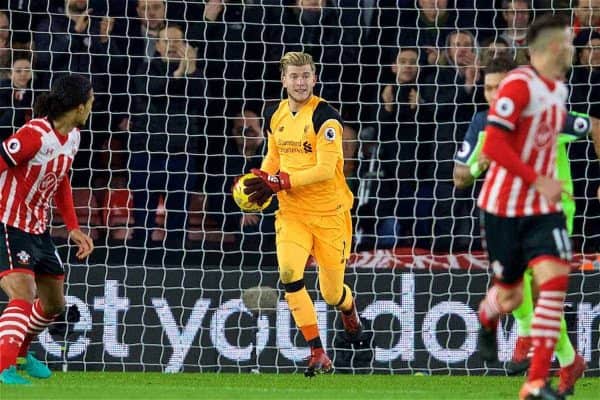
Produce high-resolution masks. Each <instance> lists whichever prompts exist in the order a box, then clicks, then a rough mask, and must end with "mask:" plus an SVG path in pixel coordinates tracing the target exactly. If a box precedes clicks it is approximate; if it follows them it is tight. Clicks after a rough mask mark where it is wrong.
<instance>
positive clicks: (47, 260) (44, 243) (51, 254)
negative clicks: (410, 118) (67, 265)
mask: <svg viewBox="0 0 600 400" xmlns="http://www.w3.org/2000/svg"><path fill="white" fill-rule="evenodd" d="M11 272H24V273H28V274H34V275H50V276H53V277H55V278H56V279H62V278H63V277H64V274H65V269H64V267H63V264H62V262H61V261H60V257H59V256H58V252H57V251H56V246H54V242H53V241H52V237H50V233H49V232H48V231H46V232H44V233H42V234H41V235H33V234H31V233H27V232H24V231H22V230H20V229H17V228H13V227H12V226H8V225H4V224H2V223H0V278H1V277H3V276H4V275H7V274H10V273H11Z"/></svg>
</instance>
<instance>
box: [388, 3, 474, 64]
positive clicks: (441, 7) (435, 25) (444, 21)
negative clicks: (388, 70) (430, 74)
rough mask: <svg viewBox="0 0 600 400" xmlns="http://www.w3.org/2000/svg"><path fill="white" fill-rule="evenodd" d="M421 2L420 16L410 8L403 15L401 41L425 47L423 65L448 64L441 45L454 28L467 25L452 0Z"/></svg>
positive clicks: (407, 44) (421, 60)
mask: <svg viewBox="0 0 600 400" xmlns="http://www.w3.org/2000/svg"><path fill="white" fill-rule="evenodd" d="M417 5H418V9H417V11H416V12H417V15H414V13H412V12H408V10H407V12H406V13H404V16H403V17H402V24H401V26H402V34H401V35H400V44H401V45H402V46H403V47H410V46H415V47H418V48H420V49H424V50H425V52H423V53H421V57H420V60H419V63H420V64H421V65H424V64H429V65H436V64H440V63H444V61H445V60H444V58H443V57H442V56H441V55H440V48H441V47H443V46H444V44H445V43H446V41H447V37H448V35H449V34H450V33H451V32H452V31H454V30H456V29H457V28H461V27H463V26H462V24H461V23H460V22H459V19H458V14H457V13H456V11H455V10H452V9H451V8H450V7H449V6H448V0H417ZM415 21H416V22H415ZM471 25H473V22H472V21H471ZM466 27H467V26H464V28H466ZM471 27H472V26H471Z"/></svg>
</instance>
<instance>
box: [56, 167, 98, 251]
mask: <svg viewBox="0 0 600 400" xmlns="http://www.w3.org/2000/svg"><path fill="white" fill-rule="evenodd" d="M54 201H55V202H56V207H57V208H58V211H59V212H60V215H62V217H63V220H64V221H65V224H66V225H67V230H68V231H69V237H70V238H71V240H72V241H73V242H74V243H75V244H76V245H77V247H78V250H77V254H75V255H76V256H77V258H79V259H80V260H82V259H84V258H86V257H87V256H89V255H90V254H91V253H92V251H93V250H94V242H93V240H92V238H91V237H89V236H88V235H86V234H85V233H83V232H82V231H81V229H80V228H79V222H78V221H77V214H76V213H75V205H74V203H73V189H72V188H71V182H69V177H68V176H65V177H63V179H62V180H61V181H60V183H59V184H58V188H57V190H56V194H55V196H54Z"/></svg>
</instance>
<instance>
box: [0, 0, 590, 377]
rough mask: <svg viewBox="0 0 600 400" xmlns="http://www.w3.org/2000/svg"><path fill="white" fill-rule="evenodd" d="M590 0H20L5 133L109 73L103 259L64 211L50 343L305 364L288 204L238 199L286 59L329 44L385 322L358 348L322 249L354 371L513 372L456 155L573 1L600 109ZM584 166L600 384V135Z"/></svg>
mask: <svg viewBox="0 0 600 400" xmlns="http://www.w3.org/2000/svg"><path fill="white" fill-rule="evenodd" d="M500 3H501V4H500ZM576 3H577V2H569V1H559V0H547V1H535V2H531V1H502V2H500V1H479V0H477V1H475V0H472V1H471V0H465V1H462V0H461V1H455V2H454V1H441V0H440V1H437V2H436V1H425V0H418V1H413V0H380V1H375V0H360V1H352V0H298V1H295V0H245V1H239V0H208V1H206V2H199V1H168V2H167V1H162V0H138V1H131V2H124V1H108V2H101V1H95V0H89V1H86V0H65V1H62V0H61V1H49V2H32V1H30V2H22V1H4V2H2V3H0V4H4V9H3V11H2V12H1V13H0V45H1V46H0V63H1V64H2V65H1V66H0V68H1V71H0V73H1V74H2V75H3V76H2V78H3V79H5V80H4V81H3V82H4V83H3V86H2V88H0V90H2V91H3V95H2V96H1V98H0V102H2V110H1V118H0V121H1V123H0V125H1V126H0V128H1V129H2V132H3V134H4V136H3V138H4V137H6V136H8V135H10V134H11V133H12V132H13V131H14V130H15V129H16V128H18V127H19V126H20V125H22V124H23V123H24V122H25V121H26V120H28V119H29V118H31V115H32V114H31V109H32V104H33V103H32V101H33V99H35V97H36V95H37V94H38V93H40V92H41V91H44V90H47V89H48V87H49V85H50V83H51V81H52V79H53V78H54V77H56V76H58V75H59V74H61V73H65V72H76V73H81V74H84V75H86V76H89V77H90V78H91V80H92V83H93V87H94V94H95V99H96V100H95V104H94V108H93V113H92V116H91V119H90V121H89V124H88V126H86V127H85V128H84V129H83V130H82V144H81V149H80V152H79V154H78V155H77V157H76V161H75V164H74V166H73V171H72V183H73V187H74V201H75V205H76V207H77V213H78V218H79V221H80V224H81V225H82V227H84V229H86V230H87V231H88V232H90V234H91V235H92V236H93V238H94V240H95V244H96V250H95V252H94V254H93V255H92V256H91V257H90V258H89V259H88V260H86V261H85V262H79V261H77V260H76V259H75V257H74V254H75V251H74V248H73V247H71V246H70V245H69V244H68V241H67V237H68V235H67V232H66V229H65V227H64V224H63V223H62V219H61V218H60V215H59V214H58V213H54V216H53V225H52V233H53V236H54V238H55V240H56V243H57V245H58V247H59V252H60V254H61V256H62V257H63V260H65V261H66V266H67V271H68V272H67V276H66V294H67V300H68V303H69V305H71V306H73V305H75V306H77V308H78V310H79V314H80V317H79V320H78V322H73V323H71V324H70V325H67V326H65V325H63V326H61V327H59V328H62V329H56V330H55V331H53V332H48V331H45V332H44V333H43V334H42V335H41V336H40V338H39V343H37V342H36V344H35V346H37V347H35V350H37V351H38V352H39V353H40V354H45V359H46V360H47V361H48V362H49V363H50V364H51V365H52V366H54V367H55V368H61V367H62V368H65V369H85V370H128V371H129V370H131V371H138V370H142V371H164V372H179V371H250V370H259V371H264V372H293V371H298V370H300V369H303V368H304V366H305V361H304V359H305V358H306V357H307V356H308V354H309V350H308V347H307V345H306V343H305V342H304V340H303V339H302V338H301V336H300V334H299V333H298V331H297V329H296V327H295V326H294V322H293V319H292V318H291V316H290V312H289V310H288V308H287V305H286V303H285V301H284V297H283V290H282V287H281V285H280V284H279V282H278V274H277V260H276V254H275V232H274V226H273V221H274V211H275V209H276V204H274V205H272V206H271V207H270V208H269V209H267V210H266V211H265V212H264V213H262V214H246V215H244V214H242V213H240V212H239V209H237V208H236V207H235V205H234V203H233V201H232V199H231V196H230V195H229V193H230V187H231V185H232V183H233V181H234V179H235V177H237V176H239V175H241V174H243V173H246V172H248V171H249V170H250V168H255V167H258V166H260V161H261V158H262V155H263V154H264V152H265V146H266V142H265V136H264V134H263V133H262V112H263V110H264V108H265V106H266V105H269V104H271V103H273V102H277V101H279V100H280V99H281V98H282V96H283V93H282V90H281V83H280V72H279V70H278V67H279V65H278V61H279V59H280V57H281V56H282V54H283V53H285V52H287V51H305V52H308V53H310V54H312V55H313V57H314V59H315V60H316V62H317V75H318V85H317V87H316V93H317V94H318V95H320V96H322V97H323V98H325V99H326V100H327V101H329V102H330V103H331V104H332V105H333V106H334V107H336V108H337V109H338V110H339V111H340V114H341V116H342V118H343V119H344V138H343V139H344V157H345V166H344V172H345V174H346V176H347V180H348V183H349V185H350V187H351V188H352V191H353V193H354V194H355V205H354V208H353V210H352V216H353V226H354V242H353V254H352V256H351V258H350V262H349V264H348V269H347V277H348V282H349V283H350V284H351V286H352V288H353V290H354V292H355V293H356V302H357V305H358V309H359V312H360V314H361V317H362V318H363V320H364V321H365V324H366V326H367V328H368V331H369V332H370V334H371V336H368V338H367V340H366V341H365V343H363V344H362V345H360V346H355V348H352V347H351V346H349V345H348V344H347V343H343V342H342V341H340V340H339V333H340V332H341V321H340V319H339V318H338V316H337V315H336V313H335V311H334V310H332V308H331V307H327V306H326V304H325V302H324V301H323V300H322V299H321V297H320V294H319V292H318V289H317V288H318V286H317V284H318V282H317V279H316V270H317V266H316V265H315V263H314V262H313V261H312V260H310V261H309V262H308V264H307V268H306V281H307V287H308V288H309V292H310V294H311V296H312V298H313V299H314V300H315V305H316V308H317V311H318V315H319V325H320V328H321V334H322V338H323V343H324V344H325V346H326V348H327V350H328V351H329V353H330V354H331V355H332V356H333V359H334V364H335V367H336V368H337V370H338V371H343V372H349V373H372V372H377V373H414V372H417V371H418V372H424V373H452V374H504V373H505V369H504V362H505V361H507V360H509V359H510V357H511V355H512V349H513V346H514V343H515V340H516V328H515V327H514V323H513V321H512V320H511V319H510V318H508V319H507V320H506V322H505V324H504V329H503V330H501V331H500V334H499V346H500V361H501V362H500V363H498V364H496V365H485V364H484V363H483V362H482V361H481V360H480V358H479V356H478V354H477V352H476V338H477V329H478V320H477V315H476V309H477V305H478V303H479V302H480V301H481V299H482V297H483V295H484V294H485V291H486V288H487V286H488V285H489V282H490V278H489V273H488V271H487V259H486V256H485V254H484V253H483V251H482V249H481V237H480V231H479V225H478V210H477V208H476V205H475V198H476V196H477V193H478V190H479V188H480V182H476V183H475V185H474V186H473V187H471V188H469V189H464V190H458V189H456V188H455V187H454V184H453V180H452V169H453V166H454V162H453V158H454V155H455V153H456V151H457V149H459V148H460V144H461V142H462V140H463V138H464V135H465V132H466V131H467V128H468V126H469V123H470V121H471V119H472V118H473V116H474V115H475V113H476V112H478V111H482V110H484V109H485V108H486V103H485V99H484V96H483V85H482V82H483V81H482V79H483V78H482V69H483V66H484V65H486V62H488V61H489V59H490V58H491V57H494V55H496V54H500V53H505V54H510V55H512V56H513V57H514V58H515V59H516V60H517V61H518V62H521V63H522V62H526V57H527V55H526V43H525V42H524V32H525V30H526V28H527V26H528V25H529V24H530V22H531V21H532V20H533V19H535V18H536V17H538V16H539V15H541V14H543V13H546V12H561V13H565V14H567V15H569V16H570V17H571V20H572V22H573V26H574V30H575V31H576V33H577V39H576V43H577V45H578V48H577V52H576V54H575V57H574V68H573V70H572V71H571V72H570V73H569V75H568V77H567V80H568V83H569V87H570V99H569V107H570V108H571V109H572V110H575V111H578V112H582V113H589V114H591V115H592V116H593V117H600V113H599V112H598V108H599V107H600V81H599V80H598V77H599V76H600V72H599V71H600V70H599V69H598V65H599V64H600V62H599V61H598V60H599V57H600V50H598V46H600V33H598V29H597V26H598V24H600V14H599V11H598V10H597V9H593V8H589V7H587V6H585V4H587V2H579V3H581V6H576ZM31 71H33V73H32V77H28V75H27V74H29V73H30V72H31ZM569 156H570V159H571V169H572V175H573V183H574V199H575V202H576V206H577V213H576V217H575V221H574V232H573V236H572V237H573V244H574V248H575V250H576V253H577V254H576V255H575V258H574V260H573V267H574V271H573V273H572V275H571V283H570V291H569V295H568V297H567V303H568V309H567V314H566V315H567V321H568V326H569V332H570V335H571V338H572V341H573V343H574V345H575V347H576V348H577V351H578V352H580V353H581V354H582V355H583V356H584V357H585V359H586V361H588V365H589V369H588V372H589V373H590V374H598V372H599V371H600V367H599V362H600V361H599V360H600V358H599V354H600V352H599V350H598V348H599V340H600V336H599V333H598V332H599V330H600V329H599V324H600V289H599V287H600V286H599V283H600V258H599V253H598V252H599V251H600V250H599V249H600V202H599V201H598V198H596V190H597V188H598V186H599V184H600V179H599V176H600V171H599V168H598V165H599V163H598V161H597V160H596V155H595V153H594V147H593V143H592V142H591V140H589V139H582V140H580V141H578V142H574V143H572V144H571V145H570V147H569ZM274 203H276V202H274ZM257 287H258V289H257ZM268 288H275V289H276V291H275V292H273V291H270V290H269V289H268ZM250 289H251V290H250ZM274 294H275V296H274ZM74 321H75V320H74Z"/></svg>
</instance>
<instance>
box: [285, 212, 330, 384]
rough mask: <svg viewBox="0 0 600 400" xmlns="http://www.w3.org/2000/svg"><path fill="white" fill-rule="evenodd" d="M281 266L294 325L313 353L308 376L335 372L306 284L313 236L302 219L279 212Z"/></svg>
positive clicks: (306, 373)
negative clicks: (326, 350)
mask: <svg viewBox="0 0 600 400" xmlns="http://www.w3.org/2000/svg"><path fill="white" fill-rule="evenodd" d="M275 231H276V247H277V262H278V264H279V278H280V279H281V283H282V284H283V287H284V288H285V299H286V301H287V303H288V307H289V309H290V312H291V313H292V317H293V318H294V322H295V323H296V326H297V327H298V329H300V332H302V336H303V337H304V340H306V342H307V343H308V345H309V346H310V350H311V358H310V359H309V362H308V367H307V370H306V372H305V375H306V376H314V375H315V374H316V373H319V372H323V371H328V370H330V369H331V361H330V360H329V358H328V357H327V354H325V350H324V349H323V343H322V342H321V336H320V333H319V325H318V324H317V312H316V311H315V306H314V304H313V302H312V300H311V298H310V295H309V294H308V291H307V290H306V286H305V284H304V268H305V266H306V261H307V260H308V256H309V255H310V249H311V248H312V235H311V234H310V232H309V231H308V227H307V226H306V225H305V224H304V223H303V222H302V221H301V219H300V217H297V218H294V217H293V216H290V215H289V214H285V215H284V214H283V213H282V212H278V213H277V216H276V220H275Z"/></svg>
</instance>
